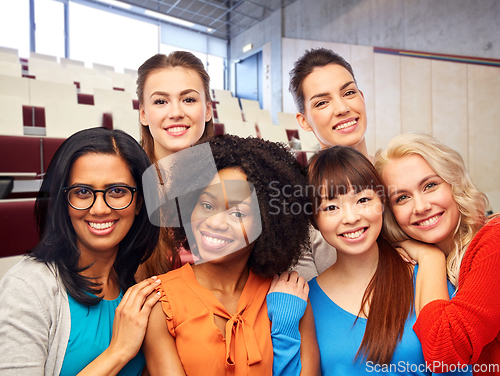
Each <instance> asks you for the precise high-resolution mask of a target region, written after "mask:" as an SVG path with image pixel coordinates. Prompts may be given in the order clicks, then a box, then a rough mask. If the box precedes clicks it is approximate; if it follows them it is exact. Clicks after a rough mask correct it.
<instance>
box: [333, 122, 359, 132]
mask: <svg viewBox="0 0 500 376" xmlns="http://www.w3.org/2000/svg"><path fill="white" fill-rule="evenodd" d="M357 122H358V120H351V121H348V122H347V123H344V124H340V125H338V126H336V127H335V130H336V131H340V130H341V129H344V128H349V127H352V126H353V125H354V124H356V123H357Z"/></svg>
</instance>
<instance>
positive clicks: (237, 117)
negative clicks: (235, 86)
mask: <svg viewBox="0 0 500 376" xmlns="http://www.w3.org/2000/svg"><path fill="white" fill-rule="evenodd" d="M234 99H237V98H234ZM217 119H218V122H219V123H226V122H228V121H243V116H242V114H241V109H240V107H239V106H238V107H236V106H234V105H227V104H222V103H219V104H218V105H217Z"/></svg>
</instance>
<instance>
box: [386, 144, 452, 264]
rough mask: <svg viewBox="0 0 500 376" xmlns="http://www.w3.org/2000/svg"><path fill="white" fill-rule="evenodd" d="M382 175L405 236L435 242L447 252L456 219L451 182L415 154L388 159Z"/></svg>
mask: <svg viewBox="0 0 500 376" xmlns="http://www.w3.org/2000/svg"><path fill="white" fill-rule="evenodd" d="M382 177H383V179H384V182H385V184H386V185H387V186H388V188H389V202H390V205H391V208H392V211H393V213H394V217H395V218H396V221H397V222H398V224H399V226H400V227H401V229H402V230H403V231H404V232H405V233H406V234H407V235H408V236H409V237H411V238H413V239H416V240H420V241H422V242H425V243H431V244H435V245H437V246H438V247H439V248H440V249H441V250H442V251H443V252H445V253H446V254H448V252H449V251H450V248H449V242H450V241H451V239H452V236H453V233H454V230H455V228H456V227H457V224H458V221H459V218H460V212H459V209H458V205H457V203H456V201H455V199H454V198H453V194H452V190H451V185H450V184H448V183H447V182H445V181H444V180H443V179H442V178H441V177H440V176H439V175H437V174H436V173H435V172H434V170H432V168H431V167H430V166H429V164H428V163H427V162H426V161H425V159H424V158H422V157H421V156H420V155H416V154H414V155H409V156H405V157H402V158H399V159H396V160H392V161H391V162H390V163H389V164H388V165H387V167H386V168H385V170H384V172H383V174H382Z"/></svg>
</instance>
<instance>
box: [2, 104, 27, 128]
mask: <svg viewBox="0 0 500 376" xmlns="http://www.w3.org/2000/svg"><path fill="white" fill-rule="evenodd" d="M23 134H24V132H23V105H22V102H21V98H18V97H10V96H5V95H0V135H4V136H22V135H23Z"/></svg>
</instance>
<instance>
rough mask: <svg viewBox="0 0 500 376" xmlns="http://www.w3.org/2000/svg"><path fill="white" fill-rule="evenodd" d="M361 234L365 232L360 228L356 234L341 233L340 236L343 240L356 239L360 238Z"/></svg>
mask: <svg viewBox="0 0 500 376" xmlns="http://www.w3.org/2000/svg"><path fill="white" fill-rule="evenodd" d="M363 232H365V229H364V228H362V229H361V230H358V231H356V232H346V233H343V234H342V236H343V237H344V238H348V239H356V238H359V237H360V236H361V234H363Z"/></svg>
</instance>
